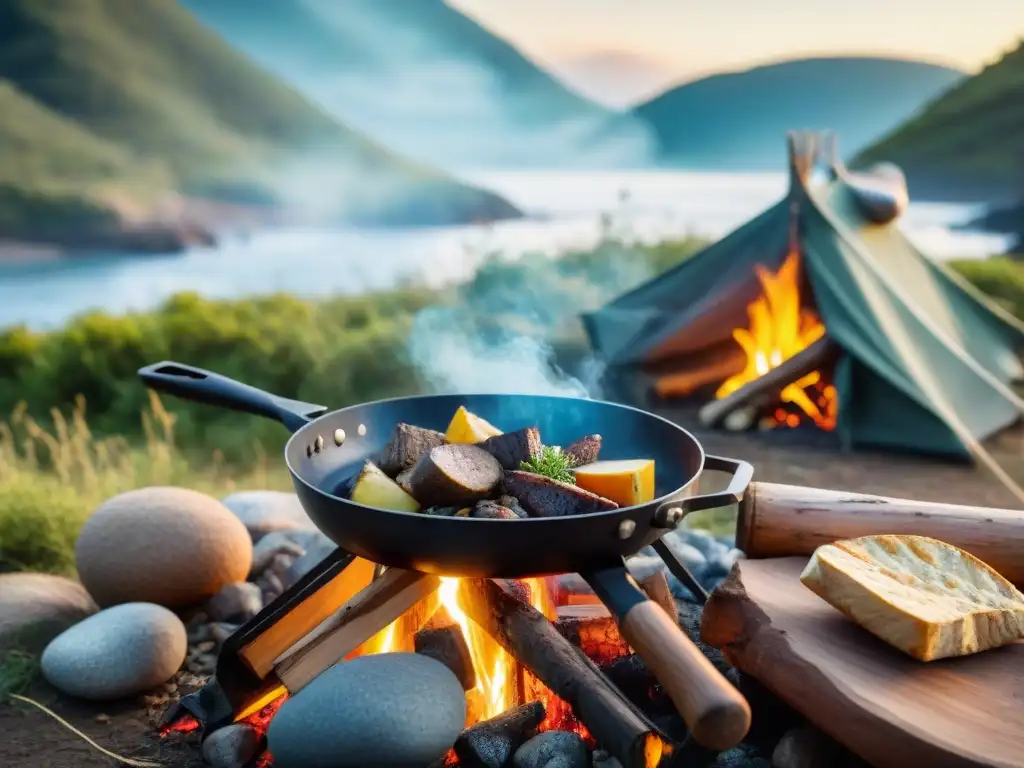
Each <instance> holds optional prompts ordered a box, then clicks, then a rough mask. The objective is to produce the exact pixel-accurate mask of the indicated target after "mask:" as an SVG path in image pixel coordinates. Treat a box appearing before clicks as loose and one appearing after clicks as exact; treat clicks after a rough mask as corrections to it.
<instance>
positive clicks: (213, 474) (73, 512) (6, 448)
mask: <svg viewBox="0 0 1024 768" xmlns="http://www.w3.org/2000/svg"><path fill="white" fill-rule="evenodd" d="M51 418H52V422H53V426H52V427H51V428H49V429H44V428H43V427H42V426H40V424H39V423H38V422H37V421H36V420H35V419H33V418H32V417H31V416H29V415H28V414H27V412H26V409H25V407H24V406H19V407H18V408H17V409H15V411H14V413H13V414H12V415H11V417H10V419H9V420H8V421H7V422H0V571H15V570H38V571H47V572H51V573H65V574H70V573H73V571H74V560H75V558H74V551H75V539H76V538H77V536H78V531H79V529H80V528H81V526H82V524H83V523H84V522H85V520H86V518H87V517H88V516H89V514H90V513H91V512H92V511H93V510H94V509H95V508H96V507H97V506H98V505H99V504H100V503H102V502H103V501H104V500H105V499H107V498H109V497H111V496H113V495H115V494H118V493H123V492H124V491H129V490H132V489H135V488H141V487H145V486H151V485H177V486H184V487H188V488H193V489H195V490H199V491H204V492H207V493H210V494H211V495H214V496H218V497H219V496H222V495H224V494H227V493H231V492H232V491H234V490H237V489H241V488H285V487H288V485H289V484H288V480H287V476H286V474H285V472H284V470H283V468H281V469H278V468H277V465H276V464H275V463H274V462H272V461H269V460H266V459H265V460H263V461H258V462H256V463H254V464H253V465H251V466H249V467H248V468H246V469H244V470H240V469H239V468H237V467H229V466H228V465H227V464H226V463H225V462H224V459H223V456H222V455H220V454H219V453H217V452H216V451H214V452H213V453H212V454H211V455H210V457H209V459H208V460H206V461H197V460H196V459H194V458H191V457H186V455H185V454H184V453H182V452H181V451H179V450H178V449H177V447H176V446H175V443H174V416H173V415H172V414H170V413H168V412H167V411H166V410H165V409H164V407H163V404H162V403H161V401H160V399H159V398H158V397H157V396H156V395H155V394H151V396H150V403H149V408H148V409H147V410H146V411H144V412H143V413H142V416H141V420H142V431H143V434H144V436H145V438H144V441H143V442H142V444H141V445H138V444H136V445H132V444H130V443H129V442H128V441H127V440H125V439H124V438H123V437H105V438H97V437H94V436H93V434H92V432H91V431H90V429H89V425H88V422H87V421H86V407H85V400H84V399H83V398H81V397H79V398H77V399H76V401H75V405H74V408H73V409H72V410H71V415H70V417H65V416H64V415H63V414H61V413H60V412H59V411H57V410H54V411H53V412H52V414H51Z"/></svg>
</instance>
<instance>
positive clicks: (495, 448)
mask: <svg viewBox="0 0 1024 768" xmlns="http://www.w3.org/2000/svg"><path fill="white" fill-rule="evenodd" d="M477 446H479V447H480V448H483V449H484V450H485V451H487V452H488V453H489V454H491V455H492V456H493V457H494V458H496V459H497V460H498V463H499V464H501V467H502V469H519V465H520V464H522V463H523V462H524V461H529V460H530V459H532V458H535V457H536V456H538V455H539V454H540V449H541V442H540V431H539V430H538V429H537V428H536V427H527V428H526V429H520V430H516V431H515V432H505V433H504V434H501V435H495V436H494V437H489V438H487V439H486V440H484V441H483V442H482V443H477Z"/></svg>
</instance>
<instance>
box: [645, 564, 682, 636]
mask: <svg viewBox="0 0 1024 768" xmlns="http://www.w3.org/2000/svg"><path fill="white" fill-rule="evenodd" d="M639 583H640V589H642V590H643V591H644V594H646V595H647V597H648V598H650V599H651V600H653V601H654V602H656V603H657V604H658V605H660V606H661V607H662V608H663V609H664V610H665V613H667V614H668V615H669V617H670V618H671V619H672V621H675V622H677V623H678V621H679V609H678V608H677V607H676V600H675V598H674V597H672V588H671V587H669V585H668V578H667V577H666V576H665V572H664V571H661V570H658V571H655V572H654V573H652V574H651V575H650V576H648V577H647V578H645V579H642V580H641V581H640V582H639Z"/></svg>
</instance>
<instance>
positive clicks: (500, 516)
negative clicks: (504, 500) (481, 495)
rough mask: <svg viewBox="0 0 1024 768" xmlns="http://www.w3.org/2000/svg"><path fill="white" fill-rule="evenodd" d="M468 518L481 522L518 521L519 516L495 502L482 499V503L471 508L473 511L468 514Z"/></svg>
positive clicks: (479, 502)
mask: <svg viewBox="0 0 1024 768" xmlns="http://www.w3.org/2000/svg"><path fill="white" fill-rule="evenodd" d="M469 516H470V517H476V518H480V519H481V520H518V519H519V515H517V514H516V513H515V511H513V510H511V509H509V508H508V507H506V506H503V505H501V504H499V503H498V502H496V501H489V500H487V499H484V500H483V501H478V502H477V503H476V506H475V507H473V511H472V512H470V513H469Z"/></svg>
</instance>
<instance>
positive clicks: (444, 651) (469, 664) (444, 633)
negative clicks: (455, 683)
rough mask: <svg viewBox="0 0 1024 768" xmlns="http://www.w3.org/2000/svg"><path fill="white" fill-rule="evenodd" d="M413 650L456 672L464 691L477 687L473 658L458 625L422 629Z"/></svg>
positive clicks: (418, 633) (417, 634)
mask: <svg viewBox="0 0 1024 768" xmlns="http://www.w3.org/2000/svg"><path fill="white" fill-rule="evenodd" d="M413 649H414V650H415V651H416V653H419V654H421V655H423V656H429V657H430V658H432V659H434V660H436V661H440V662H441V663H442V664H444V665H445V666H446V667H448V669H450V670H451V671H452V672H454V673H455V676H456V677H457V678H459V682H460V683H462V690H464V691H468V690H470V689H471V688H473V686H475V685H476V671H475V670H474V669H473V657H472V656H471V655H470V653H469V646H468V645H466V638H465V637H464V636H463V634H462V630H461V629H460V628H459V625H458V624H454V623H452V624H449V625H448V626H446V627H436V628H430V629H421V630H420V631H419V632H417V633H416V635H415V637H414V638H413Z"/></svg>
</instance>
